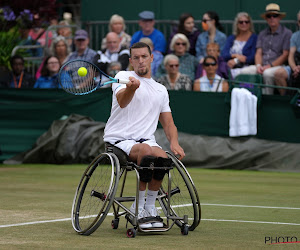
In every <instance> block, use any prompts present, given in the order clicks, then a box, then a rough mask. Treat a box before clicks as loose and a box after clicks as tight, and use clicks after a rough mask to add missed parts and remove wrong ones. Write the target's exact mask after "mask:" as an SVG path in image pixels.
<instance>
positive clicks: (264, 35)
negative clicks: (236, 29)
mask: <svg viewBox="0 0 300 250" xmlns="http://www.w3.org/2000/svg"><path fill="white" fill-rule="evenodd" d="M291 36H292V31H290V30H289V29H288V28H286V27H284V26H283V25H281V24H280V25H279V27H278V29H277V30H276V31H275V32H274V33H271V29H270V28H269V27H268V28H266V29H264V30H263V31H261V32H260V33H259V35H258V39H257V43H256V48H257V49H258V48H261V49H262V61H263V65H267V64H271V63H272V62H273V61H275V60H276V59H277V58H278V57H279V56H281V55H282V53H283V50H289V49H290V39H291Z"/></svg>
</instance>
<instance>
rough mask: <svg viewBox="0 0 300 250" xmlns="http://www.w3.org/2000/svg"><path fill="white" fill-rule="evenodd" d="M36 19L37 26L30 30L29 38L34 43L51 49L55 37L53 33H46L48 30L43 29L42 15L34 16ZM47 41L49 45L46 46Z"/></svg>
mask: <svg viewBox="0 0 300 250" xmlns="http://www.w3.org/2000/svg"><path fill="white" fill-rule="evenodd" d="M34 19H35V20H34V23H35V26H34V27H33V28H32V29H30V31H29V36H30V37H31V38H32V39H33V40H34V41H37V42H39V43H40V44H41V45H42V46H43V47H50V45H51V42H52V37H53V34H52V32H51V31H49V32H46V30H45V29H44V28H42V27H41V25H42V20H41V19H40V15H39V14H38V13H37V14H35V15H34ZM46 41H47V42H48V44H46Z"/></svg>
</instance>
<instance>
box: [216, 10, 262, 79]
mask: <svg viewBox="0 0 300 250" xmlns="http://www.w3.org/2000/svg"><path fill="white" fill-rule="evenodd" d="M232 30H233V34H232V35H230V36H229V37H228V38H227V40H226V43H225V46H224V48H223V50H222V53H221V55H222V57H223V58H224V60H225V61H226V62H227V65H228V67H229V68H230V69H231V76H232V78H234V77H235V76H236V75H237V74H238V73H239V71H240V68H243V67H244V66H246V65H252V64H254V56H255V51H256V40H257V35H256V34H255V33H254V27H253V23H252V19H251V17H250V15H249V14H248V13H246V12H240V13H238V14H237V15H236V17H235V19H234V22H233V27H232Z"/></svg>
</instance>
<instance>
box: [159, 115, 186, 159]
mask: <svg viewBox="0 0 300 250" xmlns="http://www.w3.org/2000/svg"><path fill="white" fill-rule="evenodd" d="M159 121H160V123H161V125H162V126H163V128H164V131H165V134H166V136H167V139H168V140H169V142H170V148H171V150H172V152H173V153H174V154H175V155H179V160H181V159H182V158H183V157H184V156H185V153H184V150H183V149H182V147H180V145H179V143H178V132H177V128H176V126H175V124H174V120H173V117H172V113H171V112H163V113H161V114H160V116H159Z"/></svg>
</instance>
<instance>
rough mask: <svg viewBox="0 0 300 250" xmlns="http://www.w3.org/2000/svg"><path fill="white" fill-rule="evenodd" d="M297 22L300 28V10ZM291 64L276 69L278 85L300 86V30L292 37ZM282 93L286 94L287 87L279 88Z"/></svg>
mask: <svg viewBox="0 0 300 250" xmlns="http://www.w3.org/2000/svg"><path fill="white" fill-rule="evenodd" d="M297 23H298V26H299V28H300V11H299V12H298V14H297ZM288 60H289V66H284V67H281V68H279V69H278V70H276V72H275V79H276V82H275V83H276V85H279V86H284V87H286V86H288V81H289V86H291V87H298V88H299V86H300V30H298V31H296V32H295V33H293V35H292V37H291V44H290V53H289V59H288ZM279 93H280V94H281V95H285V94H286V90H285V89H279Z"/></svg>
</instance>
